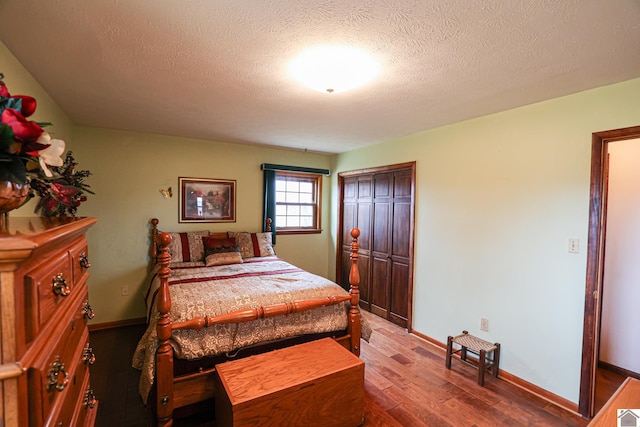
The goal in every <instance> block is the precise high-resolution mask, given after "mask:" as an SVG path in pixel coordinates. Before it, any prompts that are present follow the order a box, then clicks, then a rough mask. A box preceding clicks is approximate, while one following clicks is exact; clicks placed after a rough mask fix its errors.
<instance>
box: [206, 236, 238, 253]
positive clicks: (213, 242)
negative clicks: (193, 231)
mask: <svg viewBox="0 0 640 427" xmlns="http://www.w3.org/2000/svg"><path fill="white" fill-rule="evenodd" d="M202 243H203V244H204V248H205V251H206V249H207V248H209V249H217V248H224V247H228V246H235V245H236V239H235V238H233V237H226V238H224V239H216V238H215V237H203V238H202Z"/></svg>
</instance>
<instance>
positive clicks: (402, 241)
mask: <svg viewBox="0 0 640 427" xmlns="http://www.w3.org/2000/svg"><path fill="white" fill-rule="evenodd" d="M392 227H393V228H392V230H393V231H392V236H393V244H392V249H393V250H392V251H391V255H392V256H394V257H396V256H401V257H404V258H409V255H410V254H409V250H410V241H411V205H410V204H409V203H395V204H394V205H393V224H392Z"/></svg>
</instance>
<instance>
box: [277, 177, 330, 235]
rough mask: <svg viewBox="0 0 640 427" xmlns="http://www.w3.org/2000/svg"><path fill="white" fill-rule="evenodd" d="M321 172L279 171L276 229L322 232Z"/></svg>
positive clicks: (282, 232) (278, 230)
mask: <svg viewBox="0 0 640 427" xmlns="http://www.w3.org/2000/svg"><path fill="white" fill-rule="evenodd" d="M321 189H322V176H320V175H315V174H306V173H298V172H283V171H277V172H276V215H275V216H276V221H275V222H276V232H277V233H278V234H286V233H319V232H320V231H321V230H320V194H321Z"/></svg>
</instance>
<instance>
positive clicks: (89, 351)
mask: <svg viewBox="0 0 640 427" xmlns="http://www.w3.org/2000/svg"><path fill="white" fill-rule="evenodd" d="M82 361H83V362H84V364H85V365H93V364H94V363H96V355H95V354H93V348H91V347H90V346H89V343H87V345H85V346H84V353H82Z"/></svg>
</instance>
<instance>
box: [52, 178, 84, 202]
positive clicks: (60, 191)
mask: <svg viewBox="0 0 640 427" xmlns="http://www.w3.org/2000/svg"><path fill="white" fill-rule="evenodd" d="M79 192H80V190H78V189H77V188H76V187H71V186H68V185H63V184H60V183H59V182H54V183H53V184H51V193H52V194H53V196H54V197H55V198H56V199H58V200H59V201H60V202H61V203H63V204H65V205H67V206H69V205H71V203H72V201H73V198H74V197H75V196H76V195H77V194H78V193H79Z"/></svg>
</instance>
